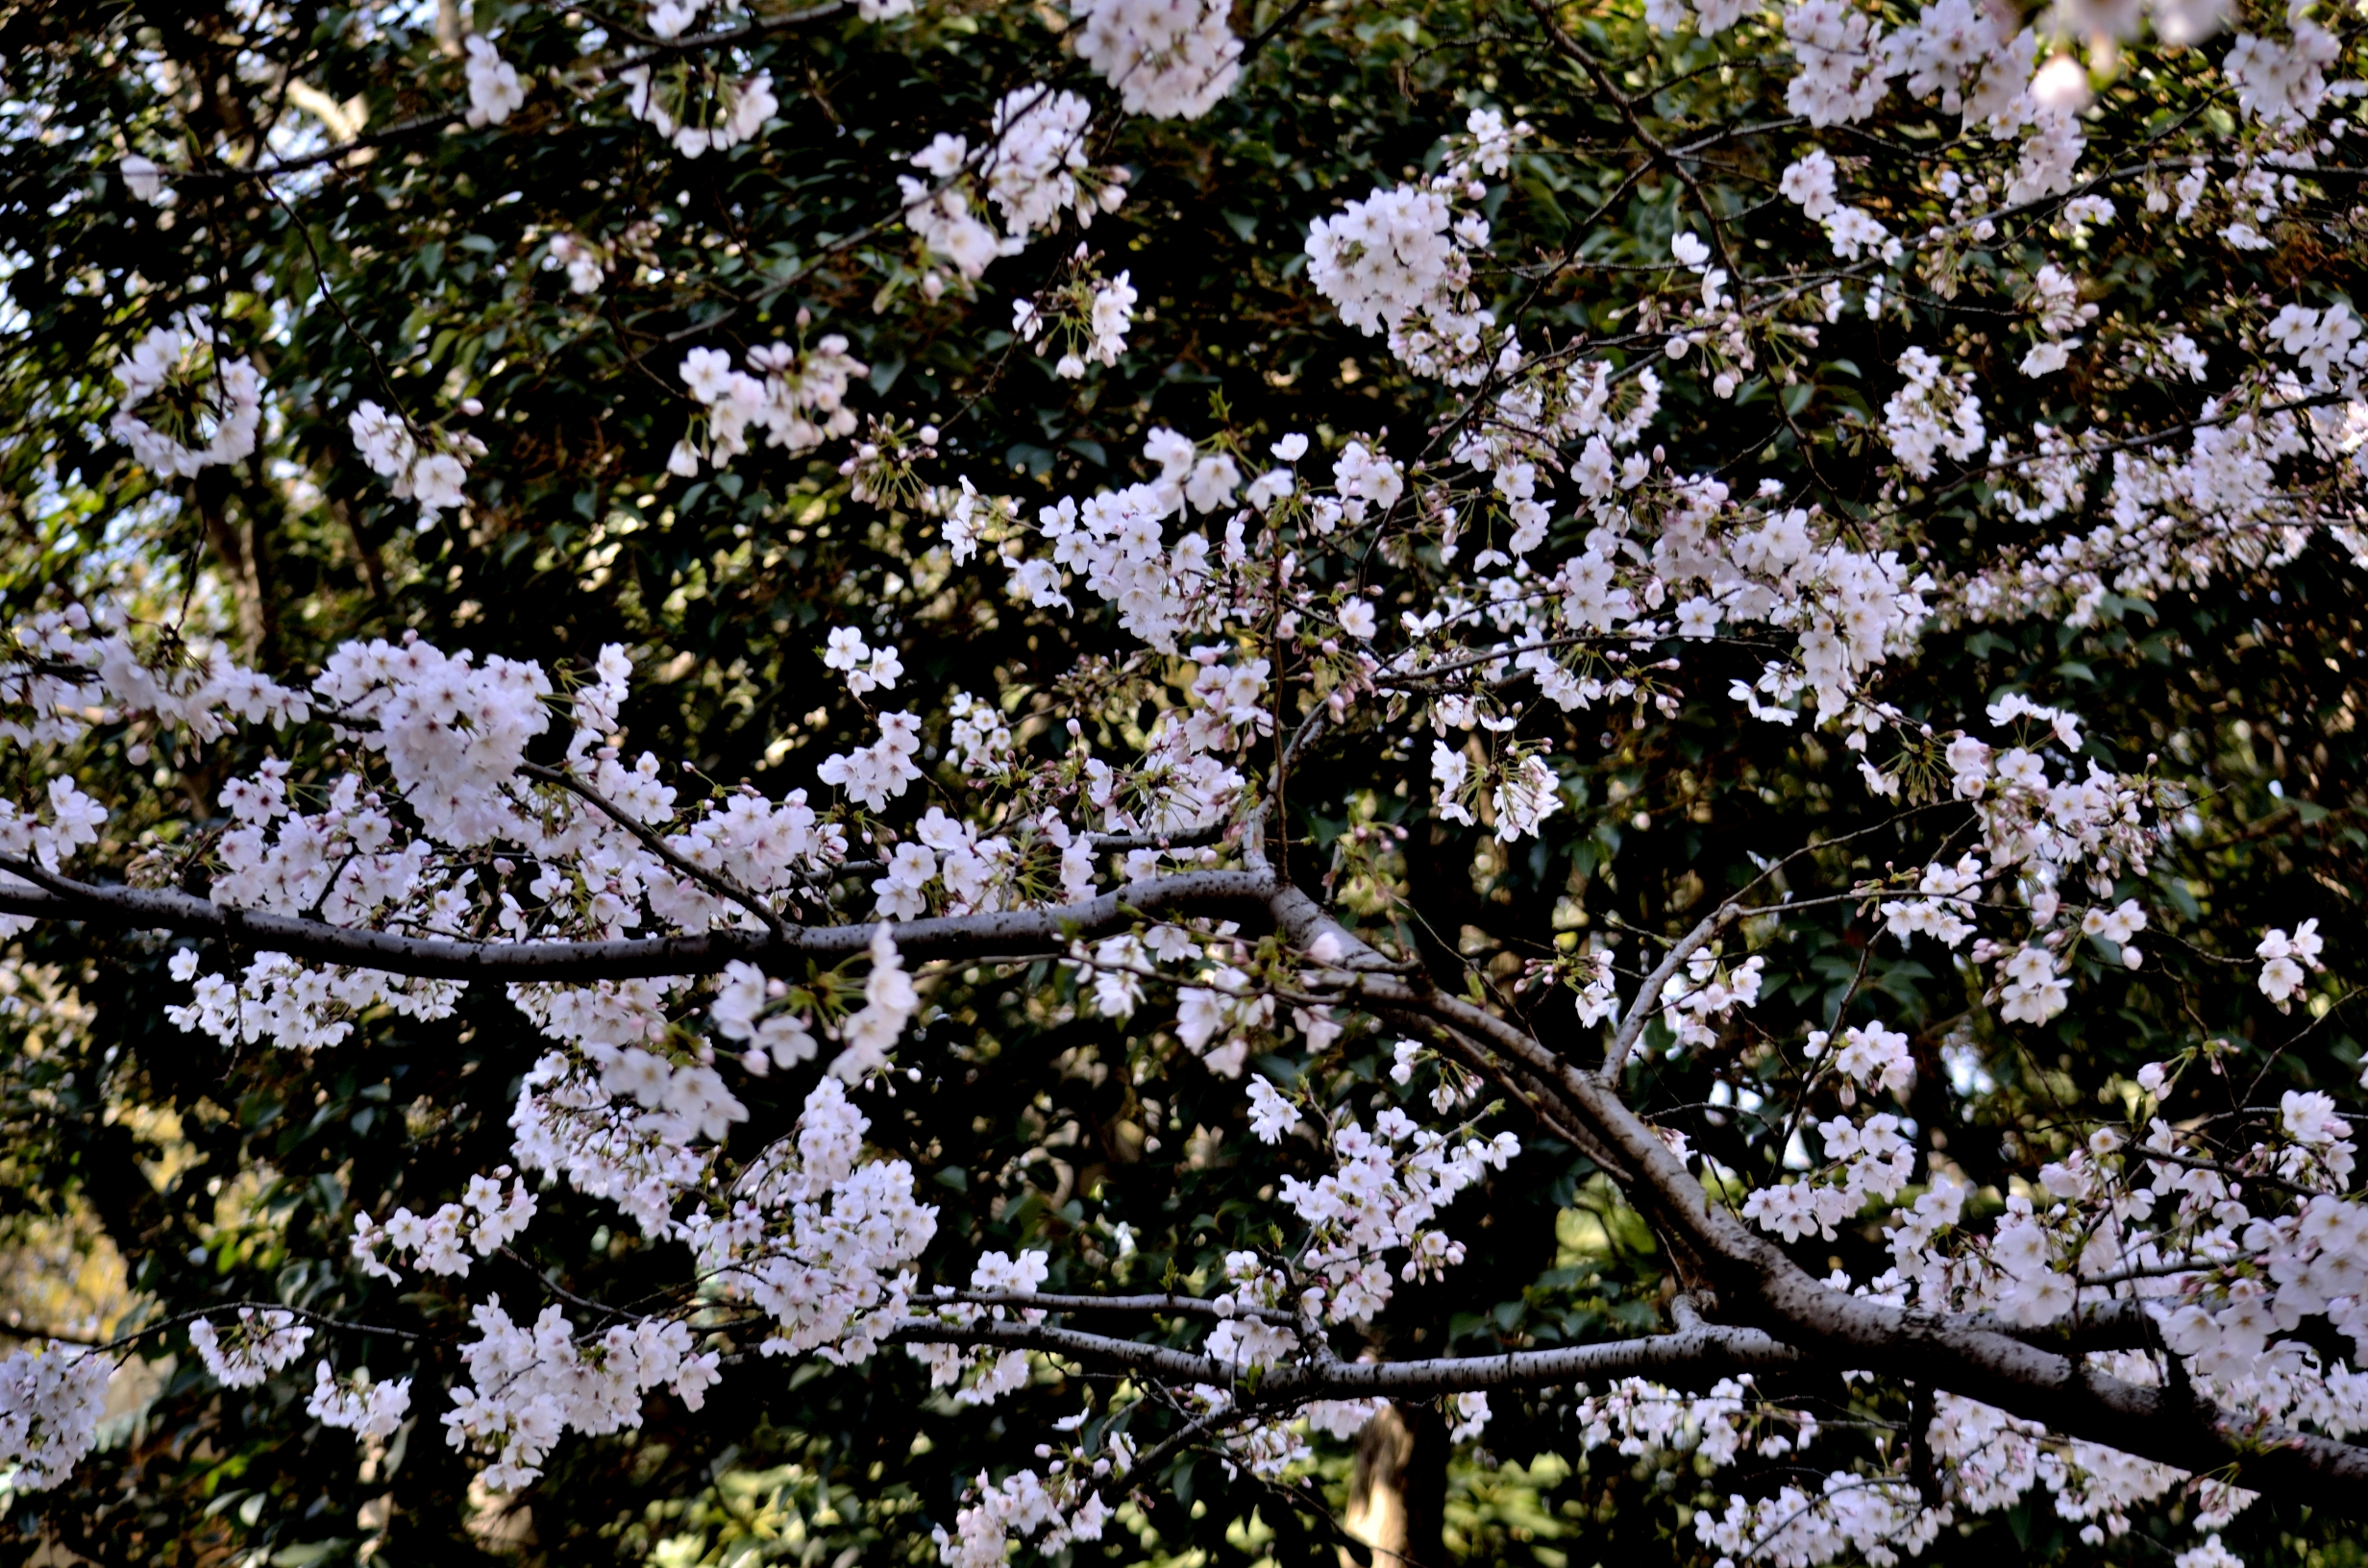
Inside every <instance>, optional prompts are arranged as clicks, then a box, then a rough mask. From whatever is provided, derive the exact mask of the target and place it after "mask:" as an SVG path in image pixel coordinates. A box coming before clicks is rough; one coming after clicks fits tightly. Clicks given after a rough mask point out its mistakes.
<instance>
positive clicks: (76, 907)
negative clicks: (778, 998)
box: [0, 859, 1270, 984]
mask: <svg viewBox="0 0 2368 1568" xmlns="http://www.w3.org/2000/svg"><path fill="white" fill-rule="evenodd" d="M0 870H5V871H8V872H11V873H12V874H14V875H16V876H18V877H21V878H23V879H24V880H26V881H28V882H32V883H35V884H37V886H36V887H32V888H23V887H0V915H17V916H27V917H31V918H33V919H52V920H86V921H89V922H91V923H94V924H100V925H111V926H119V927H129V928H132V929H136V930H148V931H170V932H174V933H176V934H178V935H180V936H185V937H199V938H210V939H212V940H214V941H218V942H234V943H243V944H245V945H247V946H250V947H254V948H257V949H259V950H261V951H264V952H274V953H285V954H287V955H288V956H289V957H291V958H301V959H308V960H311V961H314V962H316V963H323V964H343V965H347V966H350V967H353V968H368V969H380V970H383V971H385V972H386V973H389V974H406V975H413V976H417V977H420V978H424V979H431V980H470V979H479V978H483V979H494V980H514V981H521V982H527V983H537V982H553V983H574V984H583V983H586V982H590V981H595V980H626V979H636V978H647V977H652V976H660V975H685V974H715V973H718V972H720V971H721V970H722V969H723V968H724V967H725V966H726V965H728V964H731V963H734V962H747V963H752V964H756V965H759V966H764V965H768V964H777V963H780V962H783V961H785V960H789V959H797V958H810V959H821V960H824V961H826V962H833V963H835V962H837V961H838V960H841V959H846V958H852V957H856V956H858V955H860V954H861V953H863V952H864V951H866V950H867V949H868V948H869V947H870V946H871V944H872V938H873V937H874V935H875V934H876V933H877V932H878V931H879V929H880V926H881V925H882V924H883V923H886V924H888V925H889V926H890V927H891V929H892V932H893V934H894V936H895V939H896V944H897V948H898V950H899V951H900V952H901V953H902V954H903V955H904V956H905V957H906V958H908V959H913V960H917V961H924V962H926V961H934V960H945V959H962V958H978V957H986V956H992V955H1008V954H1018V953H1028V954H1044V953H1060V952H1065V951H1067V950H1068V947H1069V944H1070V943H1073V942H1077V941H1091V940H1093V939H1095V938H1098V937H1103V936H1111V935H1115V934H1117V933H1118V932H1121V931H1124V930H1127V929H1129V928H1131V927H1132V926H1133V925H1134V924H1135V923H1136V921H1137V920H1138V919H1142V918H1143V917H1146V916H1172V915H1208V916H1218V917H1222V918H1224V919H1246V920H1255V921H1258V922H1259V923H1261V924H1263V923H1264V920H1263V919H1262V918H1263V917H1264V916H1265V915H1266V913H1267V895H1268V893H1269V890H1270V883H1269V881H1268V880H1267V879H1266V878H1265V877H1262V876H1259V875H1257V874H1255V873H1253V872H1248V871H1222V870H1219V871H1184V872H1179V873H1178V874H1176V875H1173V876H1161V877H1147V878H1146V879H1144V880H1142V881H1140V882H1130V883H1128V884H1126V885H1125V886H1124V887H1122V888H1120V889H1118V890H1117V891H1116V892H1113V893H1106V894H1102V895H1101V896H1100V897H1098V898H1088V899H1086V900H1084V901H1082V902H1080V903H1074V904H1064V905H1062V906H1060V907H1059V908H1056V909H1031V910H1009V911H1003V912H999V913H996V914H988V915H948V916H938V917H934V918H932V919H921V920H898V921H891V922H880V921H865V922H861V923H858V924H853V925H826V926H796V925H793V926H785V927H783V928H782V930H781V932H780V933H779V934H778V935H775V934H774V933H772V932H769V931H745V930H728V931H709V932H703V933H700V934H697V935H693V936H681V937H642V938H633V939H629V940H624V941H617V942H532V941H530V942H466V941H460V940H457V939H453V938H445V937H409V936H403V935H400V934H398V933H395V932H390V931H372V930H366V929H362V928H359V927H356V926H347V925H333V924H331V923H329V922H327V921H324V920H313V919H298V918H296V917H293V916H287V915H274V914H271V913H269V912H267V911H264V910H257V909H242V908H239V907H237V906H235V905H230V904H217V903H213V902H211V901H210V900H208V899H204V898H199V897H196V896H193V895H192V894H185V893H181V892H179V891H177V890H174V889H170V888H132V887H125V886H121V885H119V884H112V885H107V886H99V885H95V884H91V883H86V882H77V881H75V880H73V879H72V878H69V877H63V876H60V875H57V874H56V873H54V872H51V871H47V870H43V869H42V868H40V867H38V866H36V865H34V864H32V863H31V862H28V861H19V860H15V859H0Z"/></svg>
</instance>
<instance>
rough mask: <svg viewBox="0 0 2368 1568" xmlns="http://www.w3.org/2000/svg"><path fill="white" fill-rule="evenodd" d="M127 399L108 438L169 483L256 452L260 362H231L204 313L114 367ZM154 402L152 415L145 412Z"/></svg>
mask: <svg viewBox="0 0 2368 1568" xmlns="http://www.w3.org/2000/svg"><path fill="white" fill-rule="evenodd" d="M115 381H116V383H117V384H118V385H120V386H121V387H122V388H123V396H122V400H121V402H120V403H119V404H117V406H116V409H115V412H114V414H113V416H112V417H111V418H110V419H109V421H108V426H107V429H108V433H109V434H111V435H112V436H113V437H114V438H115V439H116V440H118V441H120V442H122V443H123V444H124V445H125V446H127V447H130V448H131V449H132V455H133V457H134V458H136V460H137V461H138V462H139V463H140V464H141V466H143V467H145V468H147V469H150V470H151V471H153V472H154V473H156V474H158V475H159V476H160V477H162V478H188V477H189V476H190V475H193V474H195V473H197V472H198V471H199V470H201V469H206V468H211V467H215V466H217V465H219V464H223V463H235V462H238V461H240V460H242V459H243V458H245V457H247V456H248V455H249V454H251V453H253V452H254V451H255V437H256V431H257V429H259V427H260V426H261V424H262V419H263V381H262V378H261V377H260V376H259V375H258V374H257V373H256V369H255V364H254V361H252V360H250V359H246V358H244V357H241V358H235V359H234V358H231V357H228V356H227V355H225V354H224V353H223V352H222V343H221V339H220V337H219V336H218V334H217V331H216V329H215V328H214V325H213V323H212V322H211V321H210V320H208V319H207V317H206V315H205V313H204V312H203V311H197V310H190V311H185V312H184V313H183V314H182V315H181V316H180V317H178V318H176V320H175V321H174V322H173V323H171V324H169V325H167V326H162V327H157V328H154V329H152V330H151V331H149V333H148V335H147V336H145V337H143V338H141V339H140V340H139V342H138V344H137V345H136V346H135V347H134V348H133V350H132V352H131V353H130V354H128V355H125V356H124V357H123V360H122V362H121V363H119V364H117V365H116V366H115ZM144 404H146V405H152V409H151V411H150V412H148V413H146V414H143V413H141V412H139V411H138V410H139V409H140V408H141V407H142V405H144Z"/></svg>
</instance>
